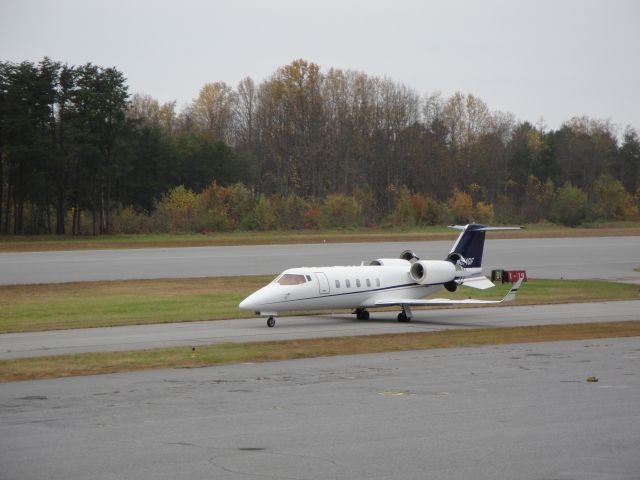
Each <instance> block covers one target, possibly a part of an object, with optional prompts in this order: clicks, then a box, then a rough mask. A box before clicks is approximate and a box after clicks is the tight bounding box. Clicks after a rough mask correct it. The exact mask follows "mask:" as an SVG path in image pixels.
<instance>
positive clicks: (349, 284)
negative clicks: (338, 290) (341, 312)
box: [344, 280, 351, 288]
mask: <svg viewBox="0 0 640 480" xmlns="http://www.w3.org/2000/svg"><path fill="white" fill-rule="evenodd" d="M344 284H345V285H346V286H347V288H351V282H350V281H349V280H345V281H344Z"/></svg>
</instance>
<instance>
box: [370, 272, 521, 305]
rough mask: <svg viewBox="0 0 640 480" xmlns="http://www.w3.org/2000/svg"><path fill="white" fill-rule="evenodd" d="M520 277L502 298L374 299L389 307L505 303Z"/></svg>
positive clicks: (513, 293)
mask: <svg viewBox="0 0 640 480" xmlns="http://www.w3.org/2000/svg"><path fill="white" fill-rule="evenodd" d="M522 280H523V279H522V278H520V279H518V281H517V282H516V283H514V284H513V286H512V287H511V289H510V290H509V291H508V292H507V294H506V295H505V296H504V298H503V299H502V300H475V299H473V298H466V299H464V300H451V299H448V298H431V299H428V300H416V299H413V298H388V299H382V300H378V301H376V305H375V306H376V307H389V306H391V305H411V306H416V307H419V306H420V307H429V306H431V307H437V306H446V305H486V304H492V303H506V302H512V301H513V300H515V298H516V293H517V292H518V288H520V284H521V283H522Z"/></svg>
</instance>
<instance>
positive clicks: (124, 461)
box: [0, 338, 640, 480]
mask: <svg viewBox="0 0 640 480" xmlns="http://www.w3.org/2000/svg"><path fill="white" fill-rule="evenodd" d="M639 372H640V342H639V341H638V339H637V338H626V339H612V340H611V339H601V340H589V341H573V342H550V343H539V344H522V345H502V346H493V347H482V348H462V349H460V348H456V349H446V350H426V351H414V352H403V353H384V354H375V355H354V356H342V357H330V358H318V359H307V360H294V361H285V362H274V363H267V364H254V365H252V364H245V365H233V366H221V367H211V368H200V369H192V370H185V369H181V370H159V371H148V372H135V373H128V374H117V375H102V376H93V377H76V378H66V379H57V380H43V381H33V382H15V383H8V384H3V385H2V388H0V478H2V479H26V480H29V479H42V478H65V479H67V480H76V479H78V480H80V479H86V478H92V479H97V480H101V479H105V480H106V479H116V478H136V479H139V480H161V479H175V478H189V479H192V480H197V479H211V478H215V479H220V480H226V479H300V480H314V479H327V478H332V479H372V478H377V479H394V480H399V479H400V480H401V479H423V478H429V479H436V480H437V479H452V478H473V479H477V480H484V479H491V480H494V479H513V478H521V479H559V480H569V479H584V478H589V479H600V478H602V479H605V478H606V479H613V480H616V479H617V480H622V479H625V480H626V479H629V480H631V479H637V478H638V472H640V457H639V456H638V451H640V421H639V419H640V402H638V398H640V373H639ZM589 376H595V377H597V379H598V380H599V381H598V382H597V383H590V382H587V381H586V378H587V377H589Z"/></svg>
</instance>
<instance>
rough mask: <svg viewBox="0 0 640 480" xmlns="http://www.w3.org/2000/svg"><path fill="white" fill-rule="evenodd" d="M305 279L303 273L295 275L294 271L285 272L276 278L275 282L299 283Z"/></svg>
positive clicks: (284, 283) (283, 283)
mask: <svg viewBox="0 0 640 480" xmlns="http://www.w3.org/2000/svg"><path fill="white" fill-rule="evenodd" d="M306 281H307V280H306V278H305V277H304V275H296V274H294V273H285V274H284V275H282V276H281V277H280V278H278V279H276V283H279V284H280V285H300V284H301V283H305V282H306Z"/></svg>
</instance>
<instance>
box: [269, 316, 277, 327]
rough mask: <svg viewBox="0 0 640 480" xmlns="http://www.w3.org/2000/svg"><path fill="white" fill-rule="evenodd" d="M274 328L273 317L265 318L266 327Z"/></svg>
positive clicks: (274, 321)
mask: <svg viewBox="0 0 640 480" xmlns="http://www.w3.org/2000/svg"><path fill="white" fill-rule="evenodd" d="M275 326H276V319H275V318H273V317H269V318H267V327H269V328H272V327H275Z"/></svg>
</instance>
